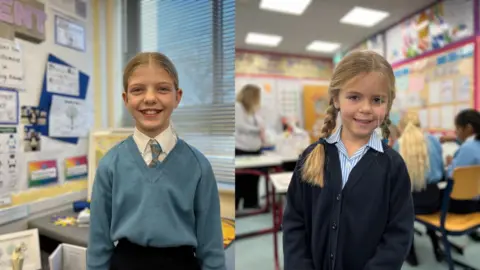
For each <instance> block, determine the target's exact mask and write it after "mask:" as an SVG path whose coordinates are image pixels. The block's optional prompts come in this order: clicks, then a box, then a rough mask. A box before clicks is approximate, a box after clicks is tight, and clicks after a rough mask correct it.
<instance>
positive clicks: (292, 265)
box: [283, 147, 314, 270]
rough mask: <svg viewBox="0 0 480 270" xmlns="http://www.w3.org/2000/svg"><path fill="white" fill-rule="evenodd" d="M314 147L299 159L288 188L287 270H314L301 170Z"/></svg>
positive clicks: (285, 225)
mask: <svg viewBox="0 0 480 270" xmlns="http://www.w3.org/2000/svg"><path fill="white" fill-rule="evenodd" d="M311 149H313V147H309V148H307V150H305V153H304V154H303V155H302V156H301V157H300V158H299V161H298V162H297V165H296V167H295V171H294V173H293V176H292V180H291V181H290V185H289V186H288V191H287V200H286V201H287V205H286V207H285V212H284V215H283V258H284V263H283V264H284V267H285V268H284V269H285V270H297V269H302V270H313V269H314V266H313V258H312V252H311V250H310V248H309V244H308V243H309V241H308V240H307V233H306V231H305V230H306V228H305V219H304V215H305V213H304V206H303V201H302V198H303V184H302V183H301V181H302V179H301V168H302V165H301V164H303V159H304V156H306V153H308V152H310V151H311Z"/></svg>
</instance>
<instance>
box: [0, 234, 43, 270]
mask: <svg viewBox="0 0 480 270" xmlns="http://www.w3.org/2000/svg"><path fill="white" fill-rule="evenodd" d="M16 249H17V250H18V251H19V252H20V253H21V255H22V256H23V258H24V260H23V266H22V267H21V268H17V269H25V270H27V269H28V270H33V269H41V268H42V263H41V256H40V241H39V235H38V230H37V229H32V230H25V231H20V232H14V233H8V234H2V235H0V269H14V268H12V254H13V253H14V252H15V250H16Z"/></svg>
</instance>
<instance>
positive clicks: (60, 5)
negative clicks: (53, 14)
mask: <svg viewBox="0 0 480 270" xmlns="http://www.w3.org/2000/svg"><path fill="white" fill-rule="evenodd" d="M49 4H50V6H51V7H53V8H54V9H56V10H58V11H60V12H62V13H65V14H68V15H70V16H75V17H80V18H82V19H86V18H87V15H88V14H87V0H49Z"/></svg>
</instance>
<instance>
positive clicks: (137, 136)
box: [133, 126, 177, 164]
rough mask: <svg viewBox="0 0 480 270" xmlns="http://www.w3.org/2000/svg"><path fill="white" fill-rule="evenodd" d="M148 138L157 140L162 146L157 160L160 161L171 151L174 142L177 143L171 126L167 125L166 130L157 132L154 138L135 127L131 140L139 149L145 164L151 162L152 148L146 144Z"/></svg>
mask: <svg viewBox="0 0 480 270" xmlns="http://www.w3.org/2000/svg"><path fill="white" fill-rule="evenodd" d="M150 139H155V140H157V142H158V143H159V144H160V146H161V147H162V151H163V152H162V153H161V154H160V156H159V157H158V160H160V161H163V160H164V159H165V157H167V155H168V153H170V151H172V149H173V147H175V144H176V143H177V136H176V135H175V133H174V132H173V129H172V127H171V126H168V128H167V129H166V130H164V131H163V132H162V133H160V134H158V135H157V136H156V137H155V138H150V137H148V136H147V135H145V134H143V133H142V132H140V131H139V130H138V129H137V128H135V131H134V132H133V140H134V141H135V144H136V145H137V147H138V150H139V151H140V154H141V155H142V158H143V160H145V163H146V164H150V162H152V150H151V148H150V145H149V144H148V142H149V141H150Z"/></svg>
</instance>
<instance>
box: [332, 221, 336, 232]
mask: <svg viewBox="0 0 480 270" xmlns="http://www.w3.org/2000/svg"><path fill="white" fill-rule="evenodd" d="M332 229H333V230H336V229H337V223H335V222H334V223H333V224H332Z"/></svg>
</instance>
